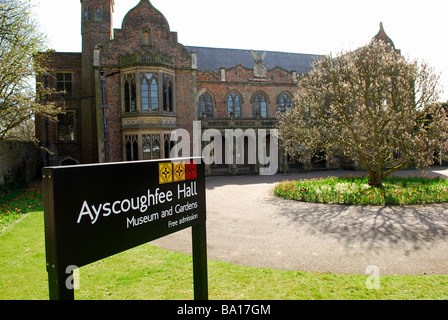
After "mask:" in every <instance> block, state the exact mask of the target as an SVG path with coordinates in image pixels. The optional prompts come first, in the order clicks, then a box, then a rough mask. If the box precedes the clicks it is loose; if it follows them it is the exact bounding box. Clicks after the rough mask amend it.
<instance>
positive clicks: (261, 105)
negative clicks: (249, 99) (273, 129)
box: [254, 93, 268, 118]
mask: <svg viewBox="0 0 448 320" xmlns="http://www.w3.org/2000/svg"><path fill="white" fill-rule="evenodd" d="M254 114H255V116H257V115H259V116H260V117H261V118H267V116H268V103H267V100H266V96H265V95H264V94H262V93H257V94H256V96H255V98H254Z"/></svg>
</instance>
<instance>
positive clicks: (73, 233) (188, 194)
mask: <svg viewBox="0 0 448 320" xmlns="http://www.w3.org/2000/svg"><path fill="white" fill-rule="evenodd" d="M200 160H201V159H199V158H181V159H173V160H160V161H138V162H126V163H125V162H123V163H110V164H97V165H80V166H67V167H47V168H44V169H43V172H42V173H43V176H42V177H43V187H44V212H45V249H46V262H47V271H48V285H49V294H50V299H52V300H56V299H64V300H71V299H74V287H73V284H72V280H73V273H72V272H73V270H74V269H76V268H79V267H81V266H84V265H87V264H89V263H92V262H94V261H97V260H100V259H103V258H106V257H108V256H111V255H114V254H116V253H119V252H122V251H125V250H128V249H131V248H133V247H136V246H138V245H141V244H144V243H147V242H150V241H153V240H155V239H158V238H161V237H164V236H166V235H169V234H172V233H175V232H178V231H180V230H183V229H186V228H190V227H191V230H192V245H193V279H194V298H195V299H197V300H207V299H208V281H207V243H206V203H205V169H204V164H203V162H202V161H200Z"/></svg>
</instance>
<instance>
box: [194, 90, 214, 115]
mask: <svg viewBox="0 0 448 320" xmlns="http://www.w3.org/2000/svg"><path fill="white" fill-rule="evenodd" d="M198 109H199V118H201V117H202V115H204V114H205V116H206V117H207V118H213V99H212V96H211V95H210V94H209V93H207V92H205V93H203V94H201V96H200V97H199V108H198Z"/></svg>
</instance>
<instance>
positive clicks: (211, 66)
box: [186, 46, 321, 74]
mask: <svg viewBox="0 0 448 320" xmlns="http://www.w3.org/2000/svg"><path fill="white" fill-rule="evenodd" d="M186 48H187V49H188V51H189V52H192V51H195V52H196V55H197V61H198V70H201V71H218V70H219V69H220V68H221V67H224V68H226V69H229V68H231V67H235V66H237V65H242V66H244V67H246V68H249V69H252V68H253V67H254V58H253V57H252V54H251V50H241V49H222V48H207V47H192V46H187V47H186ZM254 51H255V50H254ZM255 52H257V53H258V54H259V55H260V54H261V53H263V52H264V51H255ZM320 57H321V56H320V55H313V54H303V53H287V52H277V51H267V52H266V58H265V59H264V61H263V63H264V64H265V65H266V68H267V69H268V70H272V69H274V68H275V67H280V68H282V69H285V70H286V71H293V70H295V71H297V73H298V74H300V73H303V74H306V73H308V72H309V71H310V70H311V67H312V63H313V61H314V60H315V59H318V58H320Z"/></svg>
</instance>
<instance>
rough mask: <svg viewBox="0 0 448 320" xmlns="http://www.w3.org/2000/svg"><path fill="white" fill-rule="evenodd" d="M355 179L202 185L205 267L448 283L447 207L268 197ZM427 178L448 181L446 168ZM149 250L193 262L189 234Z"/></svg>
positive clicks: (218, 180)
mask: <svg viewBox="0 0 448 320" xmlns="http://www.w3.org/2000/svg"><path fill="white" fill-rule="evenodd" d="M357 173H359V172H354V171H321V172H307V173H296V174H278V175H275V176H236V177H228V176H221V177H218V176H213V177H208V178H207V180H206V181H207V248H208V249H207V250H208V251H207V255H208V259H209V260H219V261H224V262H230V263H233V264H238V265H245V266H254V267H259V268H273V269H280V270H299V271H309V272H333V273H346V274H365V273H366V269H367V267H368V266H376V267H378V268H379V272H380V274H381V275H386V274H446V275H448V204H437V205H429V206H406V207H390V206H386V207H356V206H345V205H324V204H311V203H303V202H297V201H288V200H282V199H278V198H275V197H274V196H272V194H271V191H272V189H273V188H274V186H275V184H276V183H277V182H280V181H283V180H286V179H289V180H292V179H304V178H311V177H319V176H323V177H327V176H329V175H348V174H357ZM416 173H417V172H416V171H412V170H409V171H401V172H400V173H399V174H400V175H413V174H416ZM425 173H427V174H429V175H433V176H435V175H440V176H443V177H448V167H433V168H432V169H431V170H430V171H429V172H425ZM360 174H361V173H360ZM152 244H154V245H157V246H159V247H161V248H164V249H167V250H173V251H179V252H183V253H188V254H191V231H190V229H186V230H183V231H181V232H178V233H176V234H173V235H170V236H167V237H165V238H161V239H158V240H156V241H154V242H152Z"/></svg>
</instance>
